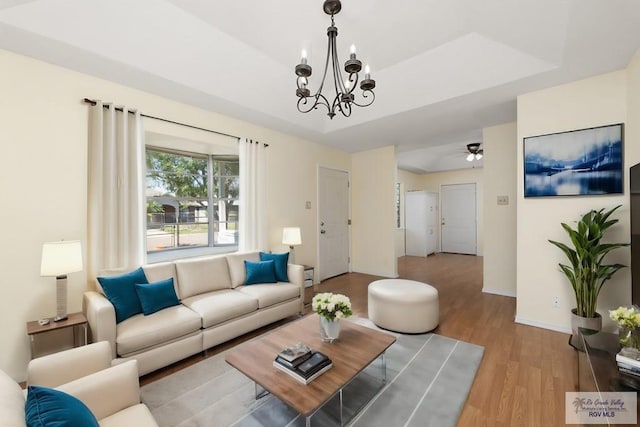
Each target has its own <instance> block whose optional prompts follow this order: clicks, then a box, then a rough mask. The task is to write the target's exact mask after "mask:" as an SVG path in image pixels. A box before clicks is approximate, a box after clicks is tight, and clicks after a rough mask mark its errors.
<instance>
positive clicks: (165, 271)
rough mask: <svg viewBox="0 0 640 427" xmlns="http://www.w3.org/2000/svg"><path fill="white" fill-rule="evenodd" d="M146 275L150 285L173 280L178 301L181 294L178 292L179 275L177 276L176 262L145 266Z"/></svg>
mask: <svg viewBox="0 0 640 427" xmlns="http://www.w3.org/2000/svg"><path fill="white" fill-rule="evenodd" d="M142 269H143V270H144V275H145V276H147V280H148V281H149V283H153V282H159V281H160V280H165V279H168V278H170V277H171V278H173V287H174V288H175V290H176V295H177V296H178V299H179V298H180V292H179V291H178V275H177V274H176V263H175V262H159V263H157V264H147V265H143V266H142Z"/></svg>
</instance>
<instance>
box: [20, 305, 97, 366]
mask: <svg viewBox="0 0 640 427" xmlns="http://www.w3.org/2000/svg"><path fill="white" fill-rule="evenodd" d="M68 316H69V317H68V318H67V319H66V320H61V321H60V322H54V321H53V319H49V323H47V324H46V325H41V324H40V323H39V321H38V320H32V321H29V322H27V335H29V343H30V344H31V358H32V359H33V357H34V354H35V339H36V337H38V336H40V335H41V334H45V333H47V332H52V331H57V330H60V329H65V328H73V346H74V347H78V346H80V345H87V328H88V322H87V318H86V317H85V316H84V313H70V314H69V315H68ZM79 326H81V327H82V331H83V338H84V342H83V343H82V344H79V343H78V341H79V340H78V339H77V335H78V334H77V333H76V328H77V327H79Z"/></svg>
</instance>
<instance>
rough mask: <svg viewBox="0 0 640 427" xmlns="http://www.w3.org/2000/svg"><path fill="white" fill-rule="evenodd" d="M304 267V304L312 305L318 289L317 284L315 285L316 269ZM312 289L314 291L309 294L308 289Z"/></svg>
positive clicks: (308, 266)
mask: <svg viewBox="0 0 640 427" xmlns="http://www.w3.org/2000/svg"><path fill="white" fill-rule="evenodd" d="M302 267H304V289H305V291H304V304H305V305H309V304H311V299H312V298H313V295H315V293H316V292H317V291H318V289H317V287H316V284H315V283H313V275H314V268H313V267H312V266H310V265H303V266H302ZM311 287H313V291H312V292H307V288H311ZM308 296H310V297H311V298H309V297H308Z"/></svg>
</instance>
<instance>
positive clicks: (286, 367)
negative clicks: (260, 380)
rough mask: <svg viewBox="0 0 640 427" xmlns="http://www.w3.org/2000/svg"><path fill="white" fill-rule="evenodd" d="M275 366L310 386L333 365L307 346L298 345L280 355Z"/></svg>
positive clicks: (322, 355) (326, 358) (286, 349)
mask: <svg viewBox="0 0 640 427" xmlns="http://www.w3.org/2000/svg"><path fill="white" fill-rule="evenodd" d="M273 366H275V367H276V368H278V369H280V370H281V371H282V372H285V373H287V374H289V375H291V376H292V377H293V378H295V379H296V380H297V381H299V382H301V383H302V384H309V383H310V382H311V381H313V380H314V379H316V378H318V376H320V375H321V374H323V373H324V372H326V371H327V370H329V369H331V367H332V366H333V363H332V362H331V359H329V358H328V357H327V356H325V355H324V354H322V353H320V352H319V351H315V350H314V349H312V348H311V347H309V346H308V345H306V344H303V343H298V344H296V345H293V346H291V347H287V348H285V349H284V350H282V351H281V352H280V353H278V356H276V360H274V361H273Z"/></svg>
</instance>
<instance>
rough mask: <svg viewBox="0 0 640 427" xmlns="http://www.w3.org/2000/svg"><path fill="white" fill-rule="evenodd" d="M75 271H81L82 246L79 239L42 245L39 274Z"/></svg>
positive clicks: (50, 274)
mask: <svg viewBox="0 0 640 427" xmlns="http://www.w3.org/2000/svg"><path fill="white" fill-rule="evenodd" d="M76 271H82V246H81V245H80V241H79V240H68V241H67V240H62V241H59V242H48V243H45V244H43V245H42V263H41V264H40V276H64V275H67V274H69V273H74V272H76Z"/></svg>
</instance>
